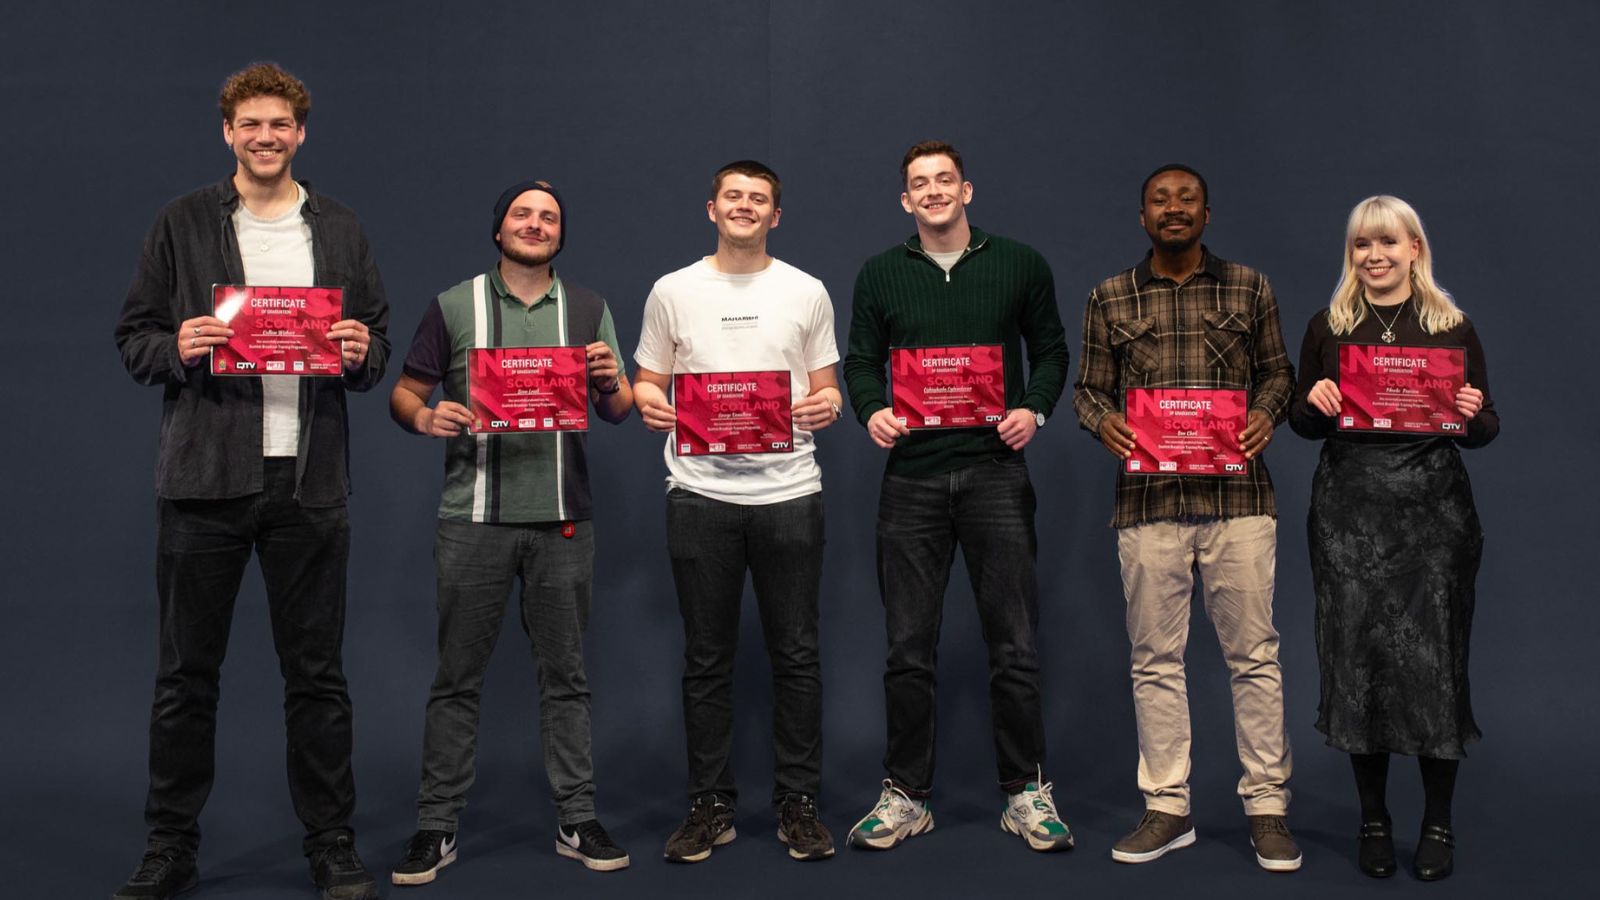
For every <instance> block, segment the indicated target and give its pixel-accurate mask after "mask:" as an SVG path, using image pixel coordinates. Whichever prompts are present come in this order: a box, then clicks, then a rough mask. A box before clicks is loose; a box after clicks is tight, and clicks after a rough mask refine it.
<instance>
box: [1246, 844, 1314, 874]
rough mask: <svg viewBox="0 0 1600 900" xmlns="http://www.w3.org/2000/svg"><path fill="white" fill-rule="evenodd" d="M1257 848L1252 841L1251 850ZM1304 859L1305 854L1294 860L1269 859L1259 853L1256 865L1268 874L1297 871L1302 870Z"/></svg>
mask: <svg viewBox="0 0 1600 900" xmlns="http://www.w3.org/2000/svg"><path fill="white" fill-rule="evenodd" d="M1255 847H1256V844H1255V841H1251V842H1250V849H1252V850H1254V849H1255ZM1304 859H1305V854H1303V853H1302V854H1301V855H1299V856H1296V857H1295V858H1294V859H1267V858H1266V857H1265V856H1262V855H1261V854H1259V853H1257V854H1256V864H1257V865H1259V866H1261V868H1263V869H1266V870H1267V871H1268V872H1294V871H1297V870H1299V868H1300V863H1301V861H1302V860H1304Z"/></svg>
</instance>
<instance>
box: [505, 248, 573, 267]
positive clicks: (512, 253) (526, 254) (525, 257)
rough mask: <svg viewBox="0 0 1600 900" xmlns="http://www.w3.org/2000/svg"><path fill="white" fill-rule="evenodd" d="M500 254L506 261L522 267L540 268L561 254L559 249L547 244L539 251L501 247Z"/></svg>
mask: <svg viewBox="0 0 1600 900" xmlns="http://www.w3.org/2000/svg"><path fill="white" fill-rule="evenodd" d="M500 252H501V253H502V254H504V255H505V258H506V259H509V260H511V261H512V262H514V263H520V264H521V265H524V266H542V265H545V264H546V263H548V262H550V260H552V259H555V258H556V254H557V253H559V252H561V248H560V247H558V246H551V245H548V244H547V245H545V249H540V250H523V249H522V248H520V247H516V246H512V247H505V246H502V247H501V248H500Z"/></svg>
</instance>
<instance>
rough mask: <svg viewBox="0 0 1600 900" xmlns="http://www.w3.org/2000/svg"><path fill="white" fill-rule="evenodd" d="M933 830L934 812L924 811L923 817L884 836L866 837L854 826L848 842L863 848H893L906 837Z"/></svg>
mask: <svg viewBox="0 0 1600 900" xmlns="http://www.w3.org/2000/svg"><path fill="white" fill-rule="evenodd" d="M869 818H870V817H869ZM863 821H865V820H863ZM857 827H858V828H859V827H860V825H859V824H858V825H857ZM932 830H933V813H931V812H928V813H924V814H923V816H922V818H920V819H918V820H916V821H915V822H912V823H911V824H910V825H902V826H900V827H899V828H896V829H894V830H893V831H890V832H889V833H888V834H886V835H884V836H883V837H876V838H874V837H866V836H865V835H863V834H862V833H861V832H859V831H856V830H855V829H854V828H852V829H850V837H849V838H847V839H846V843H848V844H849V845H850V846H852V847H859V848H861V849H863V850H893V849H894V848H895V847H897V846H899V845H900V843H901V842H902V841H904V840H905V839H907V838H914V837H916V836H918V835H922V834H927V833H928V832H930V831H932Z"/></svg>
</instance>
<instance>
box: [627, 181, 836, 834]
mask: <svg viewBox="0 0 1600 900" xmlns="http://www.w3.org/2000/svg"><path fill="white" fill-rule="evenodd" d="M782 191H783V188H782V186H781V184H780V183H779V181H778V176H777V173H775V172H773V171H772V170H771V169H770V168H768V167H767V166H765V165H763V164H762V163H759V162H756V161H754V160H739V161H737V162H732V163H729V164H727V165H725V166H723V167H722V168H721V169H719V170H718V171H717V173H716V175H715V176H714V177H713V179H712V183H711V199H710V200H709V201H707V202H706V215H707V216H708V217H709V218H710V219H711V221H712V222H713V223H715V224H716V226H717V252H716V253H715V254H714V255H712V256H707V257H704V258H703V259H701V260H699V261H698V262H695V263H694V264H692V265H690V266H687V267H685V268H682V269H679V270H678V271H676V272H672V273H670V274H668V275H665V276H663V277H662V278H661V279H660V280H659V281H657V282H656V284H655V287H654V289H653V290H651V292H650V298H649V300H648V301H646V303H645V310H644V325H643V327H642V329H641V333H640V336H639V349H638V351H637V352H636V353H635V354H634V360H635V361H636V362H637V363H638V365H639V369H638V373H637V377H636V378H635V387H634V401H635V405H636V406H637V407H638V409H639V413H640V415H641V417H643V419H644V421H645V424H646V425H647V426H649V428H650V429H651V430H652V431H660V432H674V431H675V430H676V429H677V426H678V411H677V409H676V408H675V407H674V406H673V402H674V399H675V398H672V396H671V391H672V382H673V375H674V374H685V373H688V374H709V373H749V374H750V375H751V377H750V378H749V379H738V381H740V382H756V381H768V382H770V381H771V380H772V379H773V378H774V377H778V378H781V377H782V375H779V376H770V375H764V376H757V375H755V374H754V373H783V375H786V376H787V378H788V381H789V394H790V396H789V398H788V399H789V401H790V403H791V404H792V408H791V415H792V421H793V434H792V437H791V438H790V440H789V443H790V446H789V447H788V448H779V447H776V446H774V447H772V449H773V450H774V451H775V452H761V453H746V454H725V455H717V454H715V453H713V454H712V455H692V454H690V453H689V452H687V449H686V448H685V447H684V446H683V445H682V441H681V439H680V436H677V435H675V436H674V437H672V438H669V439H668V442H667V446H666V448H665V453H664V455H665V457H666V461H667V550H668V552H669V553H670V555H671V557H672V577H673V581H674V583H675V584H676V586H677V590H678V605H679V609H680V610H681V612H682V614H683V626H684V635H685V639H686V640H685V642H686V646H685V648H684V672H683V716H684V727H685V731H686V733H687V737H688V745H689V748H688V749H689V795H690V798H691V801H692V802H691V807H690V810H689V816H688V818H687V819H686V820H685V821H684V823H683V825H682V826H681V827H680V828H678V830H677V831H675V832H673V834H672V837H670V838H669V839H668V840H667V845H666V851H665V853H664V855H665V857H666V858H667V859H668V860H671V861H674V862H699V861H701V860H703V859H705V858H707V857H708V856H710V855H711V850H712V848H713V847H715V846H720V845H722V844H726V843H728V842H729V841H731V840H733V838H734V829H733V812H734V803H735V800H736V798H737V796H738V788H737V786H736V785H735V782H734V777H733V769H732V767H731V765H730V762H729V757H730V755H731V751H732V747H733V662H734V652H735V650H736V648H737V644H738V637H739V608H740V604H741V600H742V598H743V594H744V580H745V572H746V571H749V573H750V576H751V579H752V581H753V582H754V585H755V593H756V603H757V607H758V608H759V610H760V613H761V624H762V630H763V632H764V634H765V636H766V642H767V654H768V656H769V657H770V659H771V660H772V669H773V672H772V682H773V703H772V706H773V729H772V730H773V752H774V756H775V765H774V782H775V783H774V787H773V805H774V806H775V807H776V808H777V811H778V837H779V839H780V840H782V841H783V842H784V843H785V844H787V845H788V847H789V855H790V856H792V857H794V858H795V859H800V860H815V859H826V858H828V857H830V856H832V855H833V836H832V835H830V834H829V833H828V830H827V828H825V827H823V825H822V823H821V822H820V821H819V820H818V819H817V804H816V798H817V793H818V791H819V790H820V788H821V782H822V673H821V665H820V663H819V659H818V651H817V592H818V585H819V583H820V581H821V577H822V543H823V539H822V532H823V525H822V523H823V515H822V472H821V470H820V469H818V467H817V462H816V457H815V455H814V450H815V439H814V437H813V435H812V433H813V432H815V431H816V430H818V429H820V428H826V427H827V426H829V425H832V424H833V423H834V422H836V421H838V419H839V404H840V402H841V397H840V394H839V382H838V376H837V374H836V372H835V371H834V366H835V364H837V363H838V361H839V350H838V345H837V343H836V342H835V340H834V335H833V304H832V302H831V301H830V300H829V299H828V291H827V289H826V288H824V287H823V286H822V282H820V281H818V280H817V279H815V278H812V277H811V276H809V275H807V274H805V273H804V272H801V271H800V270H799V269H796V268H794V267H793V266H790V265H788V264H787V263H784V262H782V261H780V260H776V259H773V258H772V257H771V256H768V255H767V232H769V231H771V230H772V229H773V228H776V227H777V225H778V218H779V216H780V214H781V212H782V210H781V209H780V208H779V200H780V199H781V197H782ZM686 412H687V409H686ZM688 449H692V448H688ZM707 449H708V450H712V449H713V448H711V447H708V448H707Z"/></svg>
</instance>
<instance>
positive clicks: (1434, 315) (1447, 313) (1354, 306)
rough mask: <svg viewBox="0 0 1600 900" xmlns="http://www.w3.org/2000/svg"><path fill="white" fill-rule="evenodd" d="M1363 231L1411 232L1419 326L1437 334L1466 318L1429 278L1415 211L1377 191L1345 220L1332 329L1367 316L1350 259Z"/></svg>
mask: <svg viewBox="0 0 1600 900" xmlns="http://www.w3.org/2000/svg"><path fill="white" fill-rule="evenodd" d="M1363 234H1365V235H1380V234H1387V235H1393V236H1395V237H1402V236H1403V237H1406V238H1415V239H1416V241H1417V244H1418V251H1417V258H1416V259H1415V260H1413V261H1412V263H1411V296H1412V297H1413V298H1414V299H1415V300H1416V301H1417V310H1418V319H1419V320H1420V321H1421V323H1422V330H1423V331H1425V332H1427V333H1428V334H1438V333H1439V332H1441V331H1449V330H1450V329H1451V328H1454V327H1456V326H1457V325H1459V324H1461V320H1462V319H1463V318H1465V316H1463V315H1462V313H1461V308H1460V307H1458V306H1456V301H1455V299H1454V298H1453V297H1451V296H1450V292H1449V291H1446V290H1445V289H1444V288H1442V287H1440V286H1439V282H1437V281H1435V280H1434V279H1433V250H1432V248H1431V247H1430V246H1429V245H1428V235H1427V233H1426V232H1425V231H1424V230H1423V228H1422V219H1420V218H1418V216H1417V211H1416V210H1414V209H1412V208H1411V204H1409V203H1407V202H1405V201H1404V200H1401V199H1400V198H1399V197H1391V196H1389V195H1388V194H1379V195H1377V196H1375V197H1368V198H1367V199H1365V200H1363V201H1361V202H1360V203H1357V204H1356V208H1355V209H1352V210H1351V211H1350V221H1349V223H1348V224H1347V225H1346V226H1345V231H1344V275H1343V276H1342V277H1340V279H1339V286H1338V287H1336V288H1334V289H1333V299H1332V300H1331V301H1330V302H1329V304H1328V326H1329V328H1330V329H1332V331H1333V333H1334V334H1349V333H1350V332H1351V331H1354V330H1355V327H1356V326H1357V325H1359V324H1361V321H1362V320H1363V319H1365V318H1366V317H1367V304H1366V302H1365V300H1366V292H1365V291H1364V290H1363V289H1362V286H1361V279H1360V277H1358V276H1357V275H1356V267H1355V263H1354V262H1353V259H1352V257H1353V253H1354V250H1355V241H1356V238H1357V237H1359V236H1361V235H1363Z"/></svg>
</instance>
